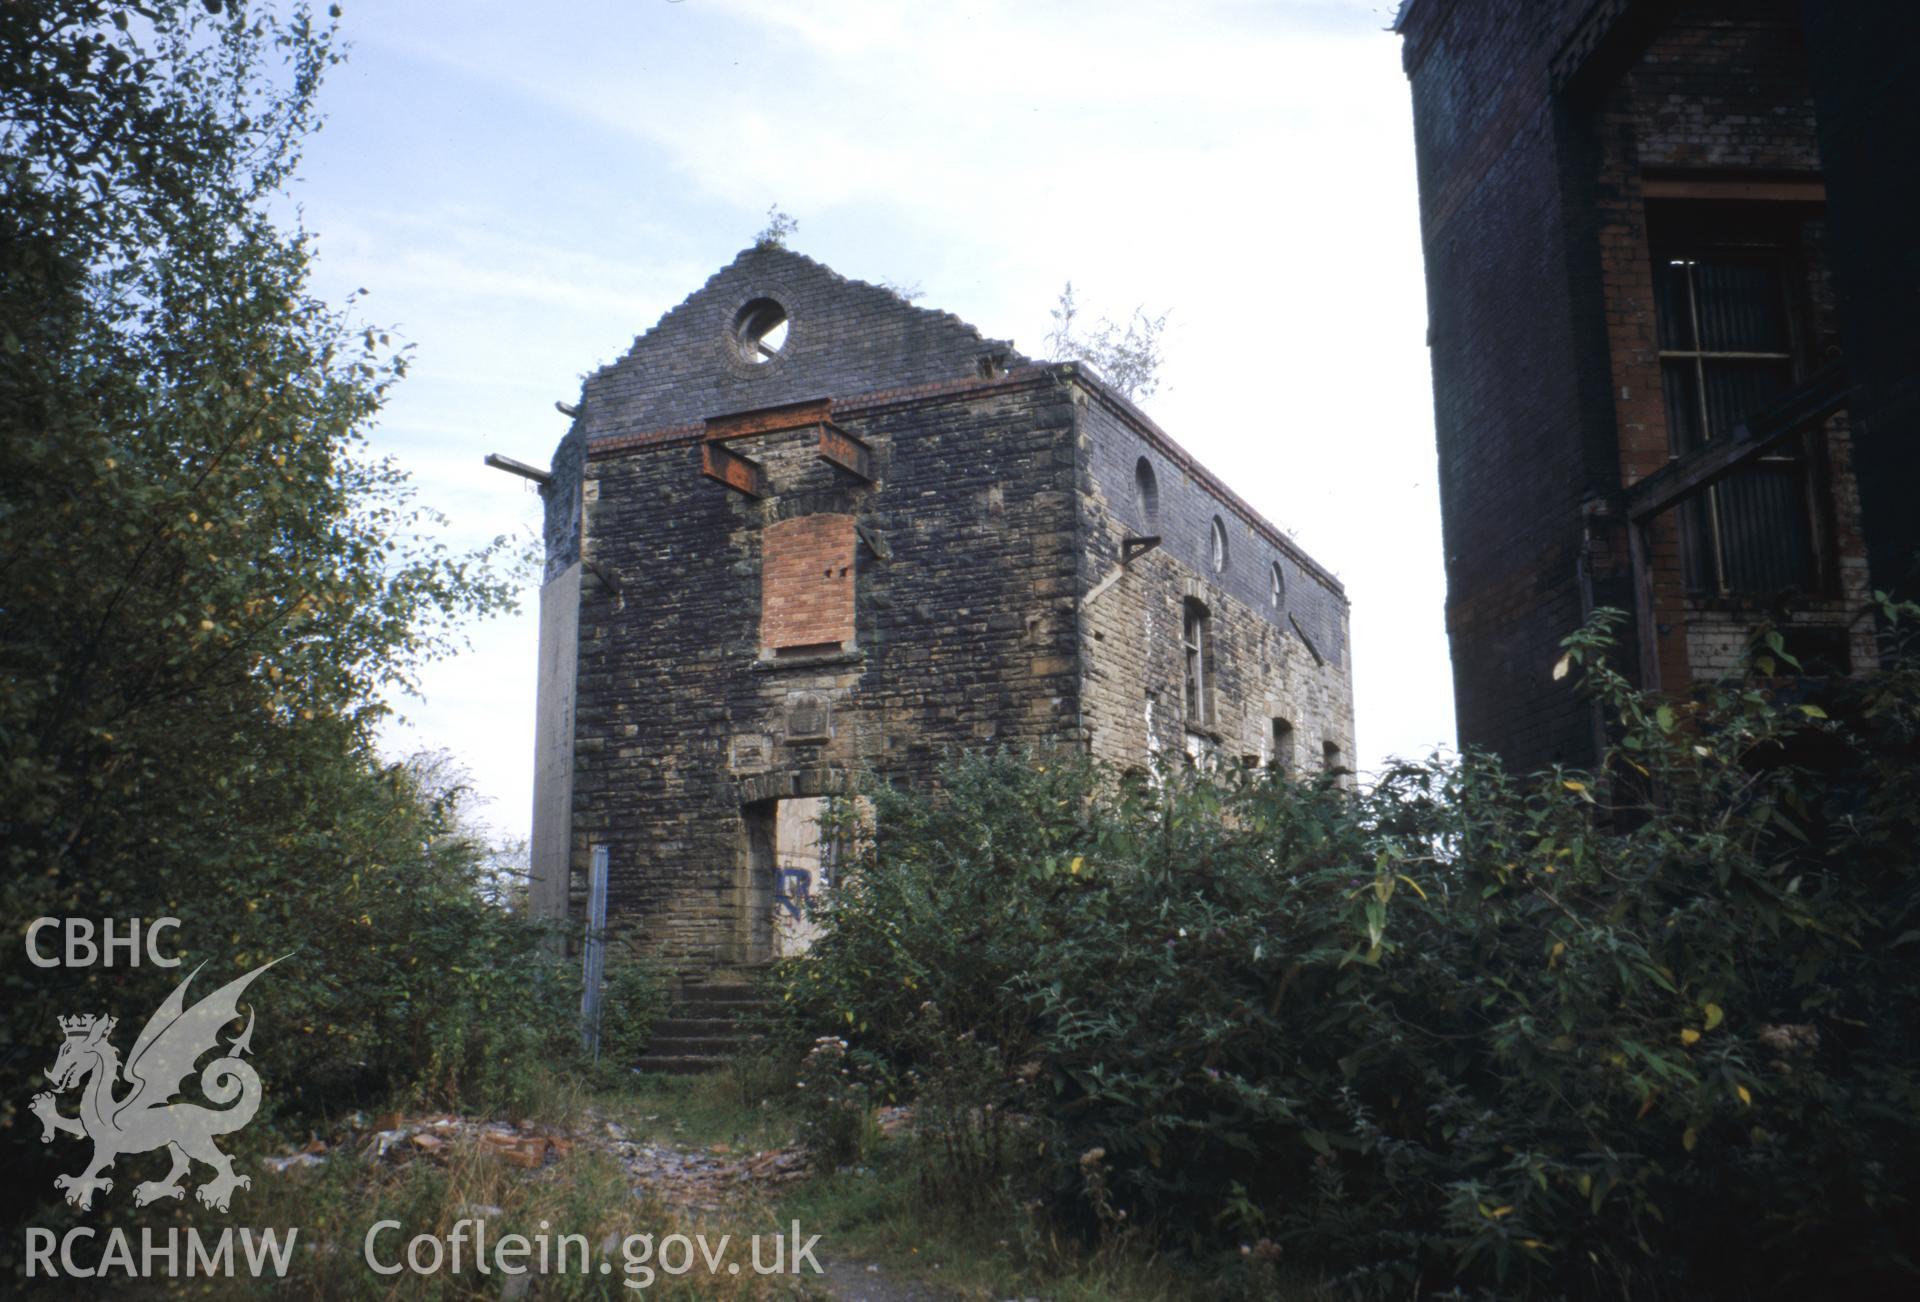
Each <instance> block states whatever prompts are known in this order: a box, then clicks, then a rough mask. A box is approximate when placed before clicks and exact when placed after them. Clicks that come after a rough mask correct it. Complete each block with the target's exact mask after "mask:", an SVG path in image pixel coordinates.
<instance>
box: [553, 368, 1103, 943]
mask: <svg viewBox="0 0 1920 1302" xmlns="http://www.w3.org/2000/svg"><path fill="white" fill-rule="evenodd" d="M835 418H836V420H837V421H838V423H839V424H841V425H842V426H843V427H845V428H846V429H847V430H848V431H850V432H852V433H854V434H855V435H857V436H859V437H862V438H864V439H866V440H868V442H869V443H871V445H872V447H873V449H874V452H875V456H876V459H877V463H878V468H879V470H880V477H879V483H878V485H877V486H872V487H870V486H867V485H864V484H862V483H860V482H859V481H858V480H857V479H855V478H854V477H853V476H851V475H849V474H847V473H846V472H845V471H842V470H839V469H837V468H835V467H832V466H830V465H828V464H826V463H825V462H822V461H821V460H819V458H818V457H817V455H816V446H817V442H816V435H815V433H814V431H812V430H810V429H809V430H800V431H785V432H777V433H771V434H763V435H753V436H747V437H743V438H737V439H733V440H731V441H730V442H729V444H728V446H729V447H730V448H732V449H733V450H735V451H737V452H739V453H741V454H742V455H746V456H749V457H752V458H753V459H754V460H756V461H758V462H760V463H761V464H762V465H763V467H765V470H766V473H767V475H768V478H769V480H770V481H771V483H772V485H773V487H774V489H775V491H774V492H773V494H772V495H770V496H768V497H767V498H765V499H762V500H758V501H755V500H751V499H748V498H746V497H743V496H741V495H740V494H738V493H734V492H731V491H729V490H727V489H726V488H723V487H722V486H720V485H719V484H717V483H714V482H712V481H710V480H707V479H704V478H702V477H701V475H700V472H699V461H698V451H699V449H698V446H697V442H698V440H697V436H683V437H681V438H678V439H672V440H668V441H662V442H658V443H653V444H643V445H640V446H636V447H628V448H616V449H614V450H612V451H609V452H606V453H604V454H602V455H598V456H596V457H595V458H593V459H592V460H591V462H590V463H589V466H588V471H587V481H586V499H587V510H586V530H585V536H586V541H585V555H586V558H587V560H588V562H589V565H590V567H591V569H590V573H589V578H588V580H587V583H586V585H585V590H584V591H583V595H582V602H581V628H580V662H579V705H578V707H577V712H578V719H579V733H578V740H577V743H576V759H575V773H574V809H573V837H574V858H575V863H576V866H577V865H579V864H582V863H584V861H585V858H586V854H587V849H588V847H589V845H592V844H605V845H607V846H608V847H609V864H610V873H609V903H608V908H609V915H610V916H615V917H624V918H627V919H629V920H631V919H635V918H639V919H643V920H644V922H643V925H644V927H645V930H646V934H647V939H648V942H649V943H650V944H651V945H653V946H655V947H656V948H658V949H659V950H660V951H661V952H663V953H665V954H667V955H669V956H671V957H674V958H676V959H682V960H688V961H695V962H701V961H721V962H729V961H740V960H741V959H743V958H744V957H746V956H745V954H744V953H742V952H741V947H740V946H741V941H742V939H743V937H744V928H745V925H746V920H745V906H746V896H745V893H744V883H743V881H742V878H741V871H740V865H741V863H742V847H743V838H744V835H745V831H744V825H743V822H742V817H741V810H742V806H743V804H745V803H748V802H750V801H752V800H755V799H764V798H769V797H776V796H789V795H812V794H821V793H823V792H828V791H832V790H837V789H841V787H842V786H843V785H844V782H845V780H846V778H847V776H848V775H850V774H852V773H855V772H857V771H859V770H861V769H869V770H871V771H873V772H875V773H876V774H878V775H880V776H881V777H883V778H886V779H890V780H897V781H903V782H924V781H927V780H928V779H929V778H930V777H931V774H932V770H933V768H934V767H935V765H936V764H937V763H938V761H939V759H940V757H941V756H942V754H943V753H944V752H946V751H947V750H949V749H956V748H961V747H971V746H979V745H983V744H993V743H1001V742H1004V743H1011V744H1019V743H1025V742H1038V741H1042V740H1045V739H1048V738H1054V737H1059V736H1063V735H1070V734H1071V731H1072V726H1073V721H1074V717H1075V713H1076V710H1077V702H1076V699H1075V683H1074V672H1073V665H1074V661H1073V658H1072V657H1073V620H1072V610H1071V608H1072V585H1073V576H1074V558H1073V549H1072V540H1073V508H1072V481H1073V408H1072V404H1071V403H1070V402H1069V401H1067V400H1066V397H1065V394H1064V392H1063V391H1062V390H1060V389H1058V388H1056V386H1055V385H1054V384H1053V383H1052V381H1051V380H1050V379H1049V378H1048V377H1046V376H1045V374H1044V373H1042V374H1041V375H1040V376H1038V377H1029V378H1027V379H1024V380H1021V381H1017V382H1010V383H1005V384H1002V385H998V386H992V387H988V388H985V389H980V390H975V391H973V392H971V393H967V394H964V395H961V396H957V397H954V398H950V399H944V400H943V399H938V398H936V399H931V400H928V399H923V400H920V401H918V402H912V403H906V404H902V405H893V406H885V405H882V406H875V407H872V408H869V409H866V410H861V409H859V408H858V407H846V408H836V411H835ZM822 513H840V514H845V515H849V516H851V517H852V518H853V519H854V520H855V521H856V522H857V523H858V524H859V526H860V527H861V528H862V529H863V530H865V531H866V533H867V534H868V535H869V537H871V538H872V539H874V540H876V541H878V542H879V544H880V545H881V546H883V547H884V548H885V549H886V550H887V552H888V553H889V554H888V556H887V557H886V558H885V559H882V558H881V557H880V556H879V555H878V554H876V552H875V551H874V549H873V547H872V546H871V545H869V544H868V543H866V542H862V544H861V545H860V546H859V547H858V548H857V549H856V556H857V574H856V576H855V579H854V585H855V623H856V633H855V639H854V640H855V643H856V649H855V650H854V651H853V652H851V653H849V654H846V655H842V656H822V657H817V658H813V659H804V658H803V659H800V660H798V661H796V662H787V661H777V662H772V663H767V662H764V661H762V659H761V656H760V652H761V647H762V638H761V598H762V586H761V580H762V539H763V537H764V532H763V531H764V530H765V529H766V528H767V527H768V526H769V525H770V524H772V523H773V522H775V521H780V520H793V519H800V518H802V517H817V516H819V515H820V514H822ZM822 705H824V706H825V710H826V721H825V726H824V729H822V728H819V727H818V726H817V721H818V719H819V710H820V707H821V706H822ZM803 721H804V722H803Z"/></svg>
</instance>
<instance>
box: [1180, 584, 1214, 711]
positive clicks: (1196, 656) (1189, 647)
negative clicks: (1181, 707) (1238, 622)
mask: <svg viewBox="0 0 1920 1302" xmlns="http://www.w3.org/2000/svg"><path fill="white" fill-rule="evenodd" d="M1180 648H1181V659H1182V665H1183V669H1184V679H1185V682H1184V687H1185V691H1184V694H1183V696H1182V698H1181V699H1182V701H1183V703H1184V704H1185V706H1186V717H1187V723H1188V724H1189V725H1191V726H1192V727H1196V728H1199V727H1205V726H1206V725H1207V724H1209V723H1211V722H1212V720H1213V711H1212V709H1211V708H1210V705H1211V697H1210V696H1209V695H1208V692H1207V688H1208V685H1209V684H1208V682H1207V677H1208V674H1209V673H1210V671H1211V670H1212V667H1213V666H1212V664H1211V663H1210V662H1211V660H1212V659H1213V619H1212V617H1211V616H1210V615H1209V614H1208V613H1207V607H1206V604H1205V603H1204V602H1200V601H1197V600H1195V599H1194V598H1192V597H1188V598H1187V600H1186V604H1185V606H1184V607H1183V608H1182V618H1181V621H1180Z"/></svg>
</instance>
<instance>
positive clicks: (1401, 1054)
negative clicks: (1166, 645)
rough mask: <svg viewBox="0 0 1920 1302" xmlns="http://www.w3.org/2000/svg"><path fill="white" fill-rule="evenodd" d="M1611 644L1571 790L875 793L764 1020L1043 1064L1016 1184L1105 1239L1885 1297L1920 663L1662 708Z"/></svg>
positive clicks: (1014, 783)
mask: <svg viewBox="0 0 1920 1302" xmlns="http://www.w3.org/2000/svg"><path fill="white" fill-rule="evenodd" d="M1884 613H1885V615H1886V617H1888V618H1889V619H1891V620H1893V621H1894V622H1895V623H1896V625H1897V624H1898V623H1899V622H1900V621H1903V620H1905V621H1911V620H1912V618H1913V617H1914V614H1915V612H1914V611H1913V610H1912V609H1897V608H1892V607H1888V608H1887V610H1886V611H1885V612H1884ZM1607 645H1608V638H1607V633H1606V619H1605V618H1602V619H1600V620H1598V621H1597V622H1596V624H1595V625H1593V626H1591V627H1589V628H1588V629H1586V630H1583V631H1582V632H1581V633H1580V634H1578V635H1576V636H1575V637H1573V638H1571V639H1569V642H1568V661H1567V664H1568V667H1569V668H1576V669H1578V670H1580V671H1582V672H1584V674H1585V675H1586V679H1587V682H1588V684H1589V686H1590V689H1591V690H1592V691H1593V692H1594V693H1596V694H1597V696H1598V698H1599V699H1600V701H1601V703H1602V705H1603V706H1604V708H1605V709H1606V711H1607V717H1608V718H1609V719H1610V720H1611V721H1612V726H1613V743H1612V745H1611V746H1610V748H1609V750H1608V753H1607V754H1606V756H1605V759H1604V762H1603V764H1602V765H1601V766H1600V767H1599V769H1598V770H1597V771H1596V772H1593V773H1578V772H1572V771H1555V772H1551V773H1545V774H1538V775H1533V776H1529V777H1525V778H1522V777H1516V776H1514V775H1511V774H1508V773H1506V772H1504V771H1503V770H1502V769H1501V768H1500V766H1499V765H1498V764H1497V763H1495V762H1494V761H1492V760H1491V759H1488V758H1486V757H1483V756H1473V757H1469V758H1467V759H1465V760H1463V761H1461V762H1459V763H1442V762H1439V761H1433V762H1429V763H1426V764H1407V765H1401V766H1399V767H1397V768H1395V769H1394V770H1392V771H1391V772H1389V773H1387V774H1385V775H1384V776H1383V777H1382V778H1381V779H1380V780H1379V781H1378V783H1377V784H1376V785H1375V786H1374V787H1373V788H1372V789H1371V790H1370V791H1367V792H1365V793H1361V794H1354V793H1349V792H1346V791H1343V790H1340V789H1338V788H1337V787H1336V786H1334V785H1333V784H1331V783H1330V782H1327V781H1321V782H1317V783H1311V784H1303V783H1299V782H1295V781H1292V780H1289V779H1287V778H1285V777H1282V776H1280V775H1276V774H1260V775H1247V774H1243V773H1230V774H1223V775H1204V774H1193V773H1187V772H1180V771H1170V772H1167V773H1165V774H1163V775H1161V780H1160V782H1159V783H1158V784H1157V785H1156V786H1151V787H1146V788H1140V787H1133V788H1126V787H1123V786H1122V785H1121V784H1118V783H1117V782H1115V781H1113V780H1112V778H1111V775H1109V774H1105V773H1102V772H1100V771H1099V770H1097V769H1096V768H1095V767H1094V766H1092V765H1090V764H1088V763H1086V762H1084V761H1080V760H1077V759H1074V758H1071V757H1065V756H1059V755H1050V756H1025V757H1020V756H1012V755H1005V754H1001V755H994V756H972V757H966V758H962V759H960V760H958V761H956V762H955V763H954V764H953V765H952V766H951V767H950V768H949V769H948V771H947V772H946V774H945V777H944V781H943V789H942V791H941V794H940V796H939V798H938V799H937V800H933V801H928V800H926V799H925V798H924V796H921V795H914V794H909V793H901V792H893V791H887V790H880V791H876V792H875V793H874V796H873V799H874V804H875V816H876V817H875V826H876V829H877V830H876V832H875V835H874V837H873V839H872V840H871V842H870V843H869V844H868V845H867V846H866V847H865V848H864V849H863V850H862V851H861V853H860V854H859V856H858V860H857V863H856V864H855V865H854V867H853V870H852V871H851V872H850V873H848V874H847V876H846V877H845V878H844V879H843V884H842V886H841V889H840V892H839V894H838V896H837V898H836V902H835V906H834V908H833V910H832V911H831V913H830V915H829V925H828V927H827V930H826V932H825V934H824V935H823V936H822V938H821V940H820V942H819V943H818V944H817V945H816V946H815V948H814V950H813V953H812V955H811V956H810V957H809V958H808V959H806V960H804V961H801V962H798V963H795V964H793V965H792V966H791V967H790V968H789V969H788V970H787V972H786V973H785V976H784V979H785V984H786V990H785V994H786V996H787V999H786V1002H785V1006H786V1007H788V1008H791V1009H794V1010H796V1011H795V1014H794V1016H795V1018H796V1026H797V1027H798V1028H800V1029H833V1030H835V1031H837V1032H838V1033H840V1034H843V1035H845V1036H846V1038H847V1039H848V1040H849V1041H851V1042H852V1043H853V1044H854V1045H856V1046H865V1047H867V1048H869V1049H871V1050H873V1051H874V1052H876V1053H878V1054H881V1055H883V1056H885V1057H887V1058H888V1059H890V1060H891V1061H892V1063H893V1064H894V1065H895V1067H896V1068H897V1069H899V1070H901V1071H903V1072H912V1071H916V1070H919V1071H923V1072H924V1071H925V1069H926V1067H927V1065H928V1054H927V1049H926V1039H925V1036H926V1027H925V1024H924V1019H925V1017H926V1016H927V1014H925V1013H923V1012H921V1010H922V1009H923V1007H924V1006H927V1005H928V1004H929V1001H931V1007H932V1009H933V1010H934V1012H935V1013H936V1014H937V1016H938V1018H939V1019H940V1020H941V1021H942V1022H943V1023H944V1025H945V1031H946V1033H947V1034H948V1035H951V1036H954V1037H959V1036H963V1035H968V1036H971V1037H972V1038H973V1040H974V1041H975V1042H977V1043H978V1044H980V1045H982V1046H990V1047H991V1049H992V1050H993V1052H994V1053H995V1054H996V1055H997V1061H998V1062H999V1063H1000V1064H1002V1065H1003V1068H1004V1070H1005V1072H1006V1073H1007V1079H1004V1080H1003V1081H1001V1082H1000V1083H999V1084H998V1085H996V1086H994V1087H991V1088H983V1092H984V1093H989V1094H990V1093H993V1092H994V1091H995V1090H1011V1089H1013V1088H1015V1087H1016V1082H1017V1080H1018V1079H1019V1078H1021V1077H1023V1076H1024V1077H1030V1078H1031V1079H1033V1080H1034V1081H1035V1082H1036V1083H1035V1086H1034V1087H1033V1088H1032V1090H1031V1091H1030V1094H1031V1099H1032V1101H1031V1103H1030V1105H1028V1106H1029V1107H1030V1109H1031V1126H1032V1136H1031V1137H1032V1139H1033V1141H1034V1148H1033V1150H1031V1151H1035V1152H1037V1153H1039V1154H1041V1155H1042V1161H1041V1162H1040V1164H1039V1167H1038V1174H1037V1176H1036V1179H1037V1181H1038V1183H1039V1187H1040V1189H1041V1192H1042V1193H1043V1194H1044V1196H1046V1197H1047V1198H1048V1199H1049V1201H1050V1203H1051V1205H1052V1207H1053V1209H1054V1211H1055V1213H1056V1215H1058V1216H1061V1217H1063V1218H1066V1219H1069V1220H1074V1219H1077V1220H1079V1221H1080V1222H1081V1223H1082V1224H1083V1225H1085V1226H1086V1227H1087V1228H1088V1229H1089V1231H1090V1232H1091V1231H1092V1230H1093V1229H1094V1228H1095V1226H1096V1223H1097V1222H1099V1221H1101V1220H1103V1219H1105V1220H1118V1219H1119V1214H1120V1213H1122V1212H1124V1213H1126V1219H1127V1221H1128V1223H1130V1224H1133V1225H1143V1224H1144V1225H1145V1226H1147V1227H1149V1229H1150V1231H1151V1233H1153V1234H1154V1235H1155V1236H1157V1238H1158V1239H1159V1240H1160V1241H1161V1242H1162V1243H1165V1244H1169V1245H1176V1246H1184V1247H1188V1248H1191V1249H1193V1250H1195V1251H1198V1252H1208V1251H1214V1250H1219V1249H1222V1248H1232V1247H1235V1246H1237V1245H1240V1244H1256V1245H1259V1244H1264V1246H1263V1247H1262V1248H1261V1251H1262V1252H1264V1253H1267V1254H1268V1255H1269V1256H1270V1257H1273V1258H1276V1259H1278V1260H1280V1261H1282V1262H1284V1263H1285V1264H1286V1266H1287V1268H1288V1269H1290V1270H1300V1269H1304V1270H1308V1271H1312V1272H1317V1273H1319V1274H1321V1275H1324V1276H1325V1277H1327V1278H1329V1279H1331V1280H1334V1281H1336V1282H1338V1283H1339V1284H1340V1285H1341V1286H1342V1287H1343V1288H1344V1289H1345V1290H1348V1291H1351V1292H1354V1293H1358V1294H1371V1295H1379V1296H1389V1295H1404V1294H1405V1293H1407V1292H1408V1291H1409V1290H1412V1289H1415V1288H1417V1289H1419V1290H1420V1291H1423V1292H1438V1291H1444V1290H1446V1289H1448V1288H1452V1287H1457V1288H1460V1289H1462V1290H1463V1291H1465V1292H1467V1293H1470V1294H1475V1295H1497V1296H1502V1297H1511V1296H1563V1295H1574V1296H1602V1295H1605V1296H1609V1297H1617V1296H1623V1295H1624V1296H1633V1297H1699V1296H1725V1297H1733V1296H1742V1297H1744V1296H1769V1297H1786V1296H1790V1297H1805V1296H1867V1295H1870V1294H1873V1295H1877V1294H1878V1293H1879V1292H1881V1291H1884V1290H1885V1289H1886V1288H1888V1287H1890V1286H1891V1284H1892V1282H1893V1281H1895V1280H1896V1279H1906V1280H1908V1281H1909V1282H1911V1277H1912V1275H1913V1274H1914V1270H1915V1267H1914V1263H1913V1261H1912V1258H1911V1256H1910V1249H1909V1245H1911V1244H1913V1243H1915V1242H1920V1220H1917V1219H1916V1212H1915V1204H1914V1197H1915V1193H1916V1182H1920V1175H1916V1172H1920V1055H1917V1054H1916V1048H1917V1046H1916V1041H1915V1037H1916V1034H1917V1033H1920V969H1916V967H1915V964H1914V955H1915V954H1916V953H1920V950H1916V949H1915V942H1916V941H1920V917H1917V912H1920V910H1917V909H1916V906H1917V905H1920V873H1916V869H1915V863H1914V855H1915V848H1916V845H1920V839H1917V838H1916V830H1917V829H1916V826H1915V822H1916V819H1917V818H1920V747H1917V746H1916V738H1917V737H1920V692H1916V690H1915V689H1916V686H1920V666H1917V665H1916V662H1915V661H1914V660H1913V659H1912V658H1911V657H1907V656H1901V657H1898V658H1896V659H1895V660H1894V661H1893V662H1892V663H1891V665H1890V667H1889V668H1887V669H1886V670H1885V671H1884V672H1882V673H1879V674H1877V675H1874V676H1871V677H1864V678H1861V679H1856V680H1846V681H1825V682H1818V681H1813V680H1808V679H1804V678H1801V677H1798V676H1797V668H1798V667H1797V666H1796V665H1794V664H1793V663H1792V662H1791V661H1789V660H1788V659H1787V658H1786V657H1785V655H1784V653H1783V651H1782V650H1781V648H1780V643H1779V640H1778V638H1777V637H1775V638H1772V639H1771V640H1767V639H1763V640H1761V641H1760V642H1758V643H1757V644H1756V648H1755V654H1754V655H1753V657H1752V659H1751V663H1750V664H1749V666H1748V668H1747V670H1746V672H1745V673H1744V674H1743V675H1741V676H1738V677H1735V678H1732V679H1729V680H1727V681H1724V682H1720V683H1716V684H1712V685H1708V686H1703V687H1701V688H1699V689H1697V690H1696V691H1694V692H1693V693H1692V694H1690V695H1688V696H1687V697H1685V698H1664V697H1654V696H1651V695H1646V694H1641V693H1637V692H1635V691H1633V690H1631V688H1630V687H1629V686H1628V684H1627V683H1626V682H1625V681H1624V680H1622V679H1621V678H1620V677H1619V676H1618V675H1617V674H1616V673H1614V671H1613V670H1612V669H1610V668H1609V667H1608V665H1607V662H1606V649H1607ZM1095 1150H1098V1151H1099V1153H1100V1157H1099V1159H1098V1160H1099V1169H1100V1174H1101V1181H1100V1191H1099V1197H1098V1198H1095V1197H1093V1196H1091V1195H1090V1194H1089V1192H1088V1190H1089V1185H1088V1182H1087V1180H1086V1179H1085V1178H1084V1177H1085V1169H1084V1163H1083V1159H1084V1158H1085V1155H1086V1154H1088V1153H1090V1152H1093V1151H1095ZM1102 1203H1104V1206H1103V1205H1101V1204H1102Z"/></svg>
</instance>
